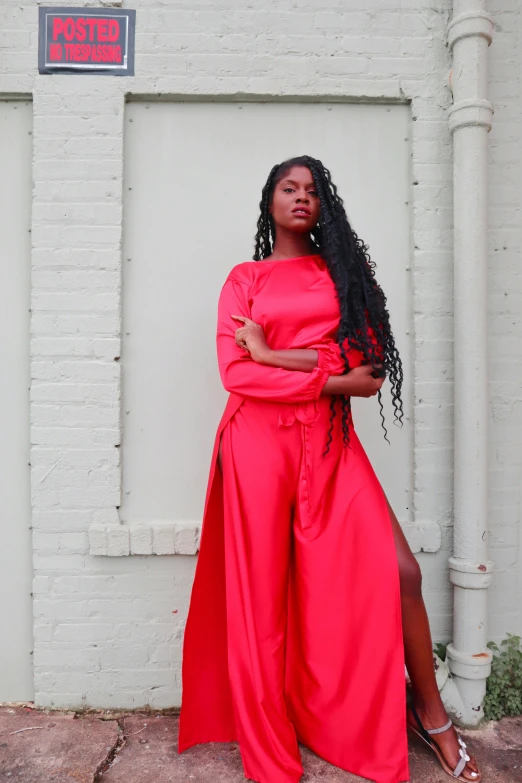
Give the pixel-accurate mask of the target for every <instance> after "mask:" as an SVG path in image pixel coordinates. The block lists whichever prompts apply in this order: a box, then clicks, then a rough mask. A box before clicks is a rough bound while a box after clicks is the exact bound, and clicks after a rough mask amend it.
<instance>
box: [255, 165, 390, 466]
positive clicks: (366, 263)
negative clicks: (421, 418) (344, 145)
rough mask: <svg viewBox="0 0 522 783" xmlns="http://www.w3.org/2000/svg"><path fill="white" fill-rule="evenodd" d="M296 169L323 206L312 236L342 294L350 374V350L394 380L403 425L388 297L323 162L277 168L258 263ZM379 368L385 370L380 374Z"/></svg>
mask: <svg viewBox="0 0 522 783" xmlns="http://www.w3.org/2000/svg"><path fill="white" fill-rule="evenodd" d="M293 166H303V167H305V168H307V169H309V170H310V172H311V174H312V177H313V180H314V184H315V189H316V192H317V196H318V198H319V203H320V205H321V213H320V216H319V222H318V224H317V226H316V227H315V228H314V229H313V230H312V232H311V238H312V240H313V242H314V244H315V245H316V247H317V252H318V253H319V254H320V255H321V256H322V257H323V259H324V260H325V262H326V265H327V268H328V271H329V273H330V276H331V278H332V280H333V282H334V284H335V288H336V291H337V298H338V300H339V308H340V316H341V317H340V323H339V330H338V333H337V340H338V343H339V347H340V352H341V356H342V358H343V360H344V364H345V372H349V371H350V366H349V364H348V358H347V355H346V346H348V347H349V348H354V349H355V350H358V351H360V352H361V353H362V354H363V355H364V360H365V362H366V363H369V364H371V366H372V367H373V368H374V370H375V372H376V374H378V375H381V376H383V375H386V376H387V377H388V378H389V380H390V385H391V395H392V403H393V409H394V421H395V423H397V424H399V425H401V424H402V419H403V407H402V400H401V387H402V381H403V371H402V363H401V359H400V356H399V352H398V351H397V348H396V346H395V340H394V338H393V334H392V331H391V327H390V317H389V314H388V310H387V308H386V297H385V295H384V293H383V291H382V289H381V287H380V286H379V284H378V283H377V280H376V279H375V271H374V270H375V263H374V262H373V261H372V260H371V259H370V256H369V254H368V246H367V245H366V244H365V243H364V242H363V241H362V239H360V238H359V237H358V236H357V234H356V233H355V231H354V230H353V228H352V227H351V226H350V223H349V222H348V218H347V216H346V211H345V209H344V202H343V200H342V198H341V197H340V196H339V194H338V192H337V187H336V186H335V184H334V183H333V182H332V179H331V176H330V172H329V170H328V169H327V168H326V166H324V164H323V163H322V162H321V161H320V160H317V159H316V158H312V157H310V156H309V155H300V156H298V157H295V158H290V159H288V160H285V161H283V162H282V163H278V164H276V165H275V166H273V168H272V170H271V171H270V174H269V175H268V179H267V181H266V183H265V185H264V187H263V190H262V194H261V202H260V204H259V206H260V209H261V214H260V215H259V219H258V221H257V233H256V237H255V250H254V255H253V259H254V261H262V260H263V259H264V258H266V257H267V256H268V255H270V253H271V252H272V249H273V246H274V242H275V235H276V227H275V223H274V219H273V217H272V215H271V214H270V212H269V207H270V204H271V201H272V196H273V193H274V189H275V187H276V185H277V183H278V182H280V181H281V180H282V179H283V178H284V177H285V175H286V174H287V173H288V171H289V170H290V169H291V168H292V167H293ZM372 337H373V339H372ZM378 365H381V368H380V369H379V368H378ZM339 396H340V405H341V413H342V417H341V422H342V432H343V442H344V444H345V445H348V443H349V423H350V421H351V404H350V398H349V397H346V396H344V395H339ZM378 399H379V405H380V413H381V419H382V426H383V429H384V437H385V438H386V440H388V438H387V430H386V427H385V424H384V413H383V406H382V399H381V392H380V391H379V393H378ZM337 402H338V397H336V396H332V400H331V403H330V407H331V417H330V430H329V432H328V439H327V445H326V452H327V451H328V449H329V447H330V443H331V442H332V432H333V423H334V418H335V416H336V413H337ZM326 452H325V453H326Z"/></svg>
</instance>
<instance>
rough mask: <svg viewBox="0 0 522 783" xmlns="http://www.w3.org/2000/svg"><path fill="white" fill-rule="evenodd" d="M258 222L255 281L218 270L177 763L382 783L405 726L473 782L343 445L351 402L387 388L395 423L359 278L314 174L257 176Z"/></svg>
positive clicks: (405, 556)
mask: <svg viewBox="0 0 522 783" xmlns="http://www.w3.org/2000/svg"><path fill="white" fill-rule="evenodd" d="M260 207H261V215H260V217H259V220H258V232H257V236H256V245H255V253H254V262H255V263H252V262H246V263H243V264H239V266H236V267H235V268H234V269H233V270H232V272H231V273H230V275H229V276H228V278H227V281H226V282H225V285H224V287H223V289H222V292H221V296H220V299H219V307H218V331H217V348H218V361H219V369H220V374H221V378H222V381H223V384H224V386H225V388H226V389H227V390H228V391H229V392H230V393H231V394H230V398H229V401H228V404H227V407H226V409H225V413H224V416H223V418H222V421H221V424H220V426H219V428H218V433H217V437H216V442H215V448H214V454H213V459H212V466H211V471H210V479H209V485H208V491H207V498H206V504H205V512H204V521H203V530H202V538H201V545H200V554H199V559H198V565H197V570H196V576H195V581H194V587H193V590H192V597H191V604H190V611H189V617H188V620H187V626H186V632H185V640H184V653H183V704H182V710H181V718H180V739H179V750H180V752H182V751H183V750H186V749H187V748H188V747H190V746H191V745H194V744H197V743H201V742H210V741H215V742H228V741H233V740H237V741H238V742H239V747H240V751H241V756H242V760H243V766H244V771H245V775H246V776H247V777H248V778H250V779H252V780H254V781H257V782H258V783H297V781H299V780H300V778H301V776H302V774H303V768H302V765H301V760H300V756H299V750H298V742H301V743H302V744H304V745H306V746H307V747H309V748H310V749H312V750H313V751H314V752H315V753H317V754H318V755H319V756H321V757H323V758H325V759H326V760H327V761H329V762H331V763H332V764H335V765H337V766H338V767H341V768H343V769H346V770H348V771H350V772H353V773H355V774H357V775H360V776H362V777H364V778H367V779H370V780H374V781H376V782H377V783H400V782H401V781H407V780H408V779H409V769H408V755H407V754H408V746H407V737H406V728H407V725H410V726H411V727H412V728H413V729H414V730H415V731H416V732H417V733H418V734H419V736H421V737H422V738H423V739H424V740H425V741H426V742H427V743H428V744H429V746H430V747H431V748H432V749H433V750H434V752H435V753H436V755H437V756H438V758H439V761H440V762H441V764H442V766H443V768H444V769H445V770H446V771H447V772H448V773H449V774H452V775H454V776H455V777H457V778H458V780H473V781H479V780H480V773H479V772H478V768H477V765H476V763H475V761H474V760H473V759H470V757H469V756H468V755H467V754H466V750H465V746H464V744H463V743H462V740H460V738H458V736H457V734H456V732H455V730H454V728H453V727H452V725H451V722H450V721H448V717H447V715H446V712H445V710H444V707H443V705H442V702H441V699H440V696H439V691H438V688H437V685H436V682H435V676H434V670H433V656H432V644H431V638H430V630H429V625H428V620H427V615H426V610H425V607H424V603H423V600H422V593H421V575H420V570H419V566H418V564H417V561H416V560H415V558H414V557H413V555H412V553H411V551H410V549H409V546H408V544H407V542H406V539H405V537H404V535H403V533H402V530H401V528H400V526H399V524H398V522H397V519H396V517H395V515H394V513H393V511H392V509H391V508H390V506H389V504H388V501H387V499H386V497H385V495H384V493H383V490H382V488H381V487H380V484H379V482H378V480H377V478H376V476H375V474H374V472H373V470H372V468H371V465H370V463H369V462H368V459H367V457H366V455H365V453H364V451H363V449H362V447H361V444H360V443H359V440H358V438H357V435H356V434H355V431H354V429H353V423H352V418H351V407H350V398H351V397H353V396H358V397H371V396H373V395H376V394H380V389H381V387H382V384H383V382H384V377H385V376H386V377H387V378H388V379H389V380H390V384H391V391H392V399H393V405H394V410H395V416H396V418H397V419H398V420H400V419H401V417H402V403H401V399H400V391H401V382H402V369H401V363H400V358H399V355H398V352H397V349H396V347H395V343H394V340H393V335H392V332H391V330H390V324H389V317H388V312H387V310H386V299H385V297H384V294H383V293H382V290H381V289H380V287H379V286H378V284H377V282H376V280H375V277H374V271H373V266H374V265H373V263H372V262H371V261H370V259H369V256H368V254H367V248H366V246H365V245H364V244H363V242H362V241H361V240H360V239H359V238H358V237H357V235H356V234H355V233H354V231H353V230H352V228H351V227H350V225H349V223H348V219H347V217H346V213H345V210H344V207H343V201H342V199H341V198H340V197H339V195H338V194H337V189H336V187H335V185H334V184H333V183H332V181H331V178H330V173H329V171H328V170H327V169H326V168H325V167H324V166H323V164H322V163H321V162H320V161H319V160H316V159H314V158H311V157H309V156H301V157H298V158H292V159H290V160H287V161H284V162H283V163H282V164H279V165H276V166H274V167H273V169H272V171H271V172H270V175H269V177H268V180H267V182H266V184H265V187H264V189H263V193H262V200H261V204H260ZM405 663H406V666H407V669H408V673H409V676H410V680H411V684H412V695H413V698H412V700H411V703H410V705H409V708H408V711H407V709H406V689H405V678H404V664H405ZM434 734H436V739H435V738H434Z"/></svg>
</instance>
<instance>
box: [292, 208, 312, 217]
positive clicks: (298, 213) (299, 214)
mask: <svg viewBox="0 0 522 783" xmlns="http://www.w3.org/2000/svg"><path fill="white" fill-rule="evenodd" d="M310 214H311V213H310V212H308V211H307V210H306V209H293V210H292V215H296V216H297V217H310Z"/></svg>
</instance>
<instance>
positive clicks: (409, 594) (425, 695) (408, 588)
mask: <svg viewBox="0 0 522 783" xmlns="http://www.w3.org/2000/svg"><path fill="white" fill-rule="evenodd" d="M386 502H388V501H386ZM388 509H389V512H390V517H391V521H392V528H393V535H394V539H395V547H396V550H397V558H398V562H399V576H400V585H401V608H402V630H403V638H404V657H405V660H406V667H407V669H408V674H409V675H410V680H411V685H412V691H413V701H414V704H415V708H416V710H417V712H418V713H419V717H420V718H421V720H422V723H423V725H424V727H425V728H427V729H431V728H438V727H440V726H443V725H444V724H445V723H446V722H447V720H448V716H447V713H446V710H445V709H444V705H443V703H442V699H441V698H440V693H439V689H438V687H437V682H436V679H435V670H434V666H433V646H432V640H431V633H430V626H429V621H428V615H427V612H426V606H425V604H424V599H423V597H422V574H421V570H420V567H419V564H418V562H417V560H416V559H415V557H414V555H413V553H412V551H411V549H410V547H409V544H408V542H407V540H406V537H405V535H404V533H403V531H402V528H401V526H400V525H399V522H398V521H397V517H396V516H395V514H394V513H393V510H392V508H391V506H390V504H389V503H388ZM409 720H411V722H412V723H414V721H413V719H412V717H411V716H410V717H409ZM436 740H437V743H438V745H439V747H440V748H441V750H442V752H443V754H444V757H445V758H446V759H447V761H448V764H450V765H453V767H455V766H456V765H457V762H458V761H459V758H460V757H459V743H458V739H457V733H456V731H455V729H454V728H453V727H451V728H450V729H448V730H447V731H445V732H443V733H442V734H438V735H437V737H436ZM468 755H470V754H469V753H468ZM472 772H475V773H478V767H477V764H476V762H475V760H474V758H473V757H471V761H469V762H468V763H467V764H466V767H465V768H464V771H463V772H462V775H463V776H464V777H465V778H466V779H467V780H470V781H474V780H476V776H474V775H472Z"/></svg>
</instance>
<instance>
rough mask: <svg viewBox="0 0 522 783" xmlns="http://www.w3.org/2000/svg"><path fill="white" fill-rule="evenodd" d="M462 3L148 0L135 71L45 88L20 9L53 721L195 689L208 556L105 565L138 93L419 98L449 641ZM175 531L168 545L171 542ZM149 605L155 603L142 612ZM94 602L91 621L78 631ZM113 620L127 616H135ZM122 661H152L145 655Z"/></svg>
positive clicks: (424, 450)
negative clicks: (451, 110) (189, 624)
mask: <svg viewBox="0 0 522 783" xmlns="http://www.w3.org/2000/svg"><path fill="white" fill-rule="evenodd" d="M69 4H74V3H73V2H72V0H69ZM87 4H88V5H96V4H97V3H95V2H94V0H92V2H91V0H89V2H88V3H87ZM451 5H452V4H451V2H450V0H443V2H441V3H432V2H428V0H421V1H420V2H419V0H376V1H375V2H373V3H370V4H369V3H368V2H367V0H330V2H329V3H328V7H318V5H317V4H312V3H311V2H310V0H265V2H264V3H263V4H262V7H260V6H259V5H256V6H254V5H252V6H251V7H245V3H244V0H218V2H216V3H214V5H213V6H209V4H208V3H207V2H203V0H201V2H200V1H199V0H181V1H180V2H178V3H176V4H174V3H173V4H172V5H166V4H158V2H157V0H138V2H137V3H135V4H134V5H133V7H135V8H137V14H138V36H137V38H138V56H137V75H136V77H134V78H133V79H129V80H123V79H122V80H118V79H105V78H103V79H102V78H100V79H94V78H89V79H85V80H82V79H80V78H76V77H62V78H60V77H45V76H39V75H37V74H35V67H34V64H35V62H36V47H37V38H36V29H37V7H36V6H35V5H34V4H27V3H25V0H21V3H16V4H15V3H4V4H3V5H2V7H1V8H0V30H1V31H2V35H3V36H4V37H3V40H7V41H9V46H8V48H7V49H6V48H5V47H4V48H2V67H1V68H0V94H1V95H2V96H5V95H9V94H11V95H14V94H17V95H20V94H25V95H29V94H32V95H33V98H34V165H33V179H34V192H33V197H34V198H33V215H32V243H33V250H32V285H33V293H32V303H31V307H32V310H33V313H32V323H31V329H32V340H31V356H32V365H31V366H32V387H31V401H32V403H31V404H32V408H31V416H32V427H31V443H32V446H33V448H32V452H31V463H32V468H31V470H32V482H33V493H32V503H33V527H34V541H33V543H34V558H33V563H34V569H35V577H34V583H33V584H34V587H33V589H34V593H35V595H38V602H37V603H36V604H35V606H36V608H37V611H38V612H39V613H41V614H38V616H36V618H35V625H34V636H35V685H36V699H37V703H39V704H41V705H42V706H67V707H78V706H92V707H124V708H131V707H139V706H143V705H145V704H151V705H152V706H155V707H158V708H159V707H163V706H172V705H173V704H178V703H179V696H180V685H179V670H180V662H181V648H180V642H181V637H182V628H183V623H184V619H185V615H186V607H187V604H188V597H189V594H190V587H191V583H192V577H193V569H194V559H195V558H193V557H169V556H165V557H144V556H141V557H137V556H133V557H127V556H121V557H119V556H114V557H110V558H107V557H106V555H107V554H108V553H109V541H108V538H107V534H106V530H107V525H113V526H115V525H118V523H119V518H118V512H117V508H116V506H118V505H119V496H120V477H119V450H118V449H117V448H115V446H117V445H118V444H119V443H120V441H121V432H120V418H121V417H120V402H121V375H120V368H119V365H118V362H115V361H114V357H116V356H119V349H120V318H121V293H120V290H119V280H120V274H121V269H120V256H121V215H122V188H123V183H122V174H123V117H124V100H125V99H124V94H125V92H126V91H127V90H129V91H131V92H134V93H140V94H150V95H153V94H155V93H158V92H163V93H166V94H184V93H189V94H191V95H194V94H201V95H213V94H216V95H217V94H220V95H225V94H233V93H235V92H238V93H248V92H252V93H258V94H272V93H275V94H280V95H284V94H291V95H296V94H302V95H303V96H306V97H313V96H317V95H321V94H323V95H331V96H334V97H335V96H337V97H341V98H342V97H343V96H350V97H351V98H353V99H356V100H357V99H364V100H368V99H370V100H371V99H373V98H375V99H382V98H385V99H392V98H395V99H404V98H408V99H411V101H412V116H413V117H414V121H413V123H412V131H413V133H412V138H413V140H412V179H413V181H414V182H418V185H417V186H415V187H413V188H412V219H413V245H414V248H413V263H412V287H413V297H412V298H413V304H412V311H413V320H414V325H413V326H414V328H413V331H414V335H415V337H414V339H415V356H414V365H413V374H414V381H415V400H416V402H415V405H416V410H415V433H414V442H415V451H414V503H413V505H414V509H415V516H416V519H418V520H420V521H422V520H425V521H426V523H430V524H433V523H439V524H441V525H442V544H441V548H440V550H439V551H438V552H436V553H420V554H419V555H418V557H419V561H420V562H421V565H422V569H423V573H424V584H425V590H426V600H427V603H428V609H429V611H430V618H431V623H432V633H433V636H434V639H435V640H438V639H442V640H445V641H446V640H448V639H449V636H450V633H451V602H450V596H451V591H450V590H449V588H448V583H447V557H448V554H449V553H450V550H451V514H452V475H451V457H452V446H453V437H452V430H451V426H452V417H453V414H452V385H451V381H452V378H453V367H452V361H453V358H452V352H451V339H452V307H453V304H452V292H451V284H452V283H451V281H452V268H451V265H452V257H451V250H452V241H453V237H452V225H451V218H452V214H451V209H452V194H451V182H452V169H451V139H450V137H449V133H448V130H447V115H446V111H447V108H448V106H449V105H450V102H451V95H450V92H449V88H448V72H449V69H450V62H449V58H448V52H447V49H446V47H445V28H446V25H447V21H448V19H449V17H450V14H451ZM489 7H490V9H491V10H492V12H493V13H494V17H495V23H496V33H495V39H494V43H493V46H492V47H491V50H490V62H491V79H490V97H491V100H492V101H493V103H494V104H495V117H494V127H493V130H492V132H491V135H490V145H491V154H490V166H491V172H490V182H491V189H490V225H491V231H490V251H491V263H490V269H489V279H488V287H489V290H490V292H491V295H490V305H489V306H490V333H489V338H490V344H489V350H490V356H491V360H490V378H491V401H492V406H491V422H490V425H491V430H490V432H491V454H490V467H491V491H490V501H491V526H492V527H491V534H490V545H491V553H492V557H493V559H494V560H495V559H496V558H497V559H498V561H499V565H500V568H499V571H498V572H497V573H496V574H495V578H494V583H493V587H492V590H491V600H490V620H491V626H490V632H491V635H492V636H493V637H495V638H496V639H497V640H498V639H499V638H501V637H502V636H503V635H504V634H505V632H506V631H511V632H519V633H520V632H522V617H521V615H520V610H519V606H520V601H521V599H522V577H521V576H520V564H518V566H517V563H516V561H515V560H514V559H511V560H510V559H509V557H508V556H507V555H506V553H507V552H509V550H510V549H511V548H514V547H515V546H517V547H518V538H517V533H518V530H519V526H520V504H521V493H520V489H519V487H520V473H521V471H522V449H521V448H520V426H521V424H522V413H521V409H520V399H521V395H522V392H521V389H522V365H521V363H520V340H521V339H522V326H521V325H520V319H519V313H520V308H521V304H522V273H521V271H520V270H521V269H522V264H521V258H520V252H521V251H520V246H521V243H520V239H521V226H520V208H521V204H520V201H521V195H520V190H519V182H520V179H521V174H522V172H521V169H520V167H521V165H522V164H521V162H520V159H519V158H520V155H519V152H518V150H519V148H520V127H522V124H521V122H520V119H521V118H520V114H521V111H522V108H521V107H522V101H521V100H520V98H521V96H520V89H521V88H520V79H519V78H518V75H519V73H520V67H521V65H522V63H521V53H520V47H519V45H518V38H517V36H516V34H515V32H514V31H515V29H517V25H519V23H520V13H521V11H520V4H519V2H518V0H490V3H489ZM6 31H8V35H7V32H6ZM9 47H10V48H9ZM504 290H508V291H509V295H508V297H505V296H504ZM53 465H56V467H55V468H54V469H53V470H52V472H50V473H49V470H50V469H51V468H52V466H53ZM93 524H94V525H96V527H92V525H93ZM87 531H89V537H90V547H91V549H90V552H91V554H86V549H85V547H86V536H87ZM146 531H147V532H145V531H144V530H141V531H139V530H134V529H133V530H131V531H129V529H128V527H127V526H125V525H120V526H119V528H118V529H117V531H116V538H115V539H112V536H111V540H112V544H111V547H113V548H112V549H111V552H112V554H113V555H117V554H124V555H126V554H128V553H129V552H130V551H133V552H136V553H138V552H140V554H142V555H145V554H146V552H148V551H149V547H151V548H152V533H151V529H150V528H146ZM161 535H162V533H161V531H160V530H159V528H158V532H156V531H154V537H155V539H156V541H157V543H158V546H160V547H161V545H162V544H161ZM163 535H164V537H165V536H166V537H167V539H168V541H167V540H166V541H164V548H165V547H171V549H169V550H168V551H178V552H187V553H190V552H192V551H195V549H196V548H197V535H198V533H197V528H193V527H192V528H191V527H190V526H189V527H188V528H186V529H185V528H180V529H176V531H174V528H170V529H169V530H167V529H164V530H163ZM171 538H173V540H171ZM94 551H98V552H99V554H100V555H104V556H105V557H96V556H95V555H93V554H92V553H93V552H94ZM150 551H153V550H152V549H151V550H150ZM154 551H155V550H154ZM517 568H518V570H517ZM165 595H168V596H172V599H173V600H172V601H171V603H173V609H174V608H176V607H175V606H174V604H177V606H178V608H179V614H177V615H176V618H178V620H179V623H178V624H177V625H175V626H174V625H172V623H170V624H169V623H166V622H162V614H161V613H162V611H164V608H165V604H164V603H163V596H165ZM144 596H147V606H145V604H144V603H140V601H141V602H142V601H143V598H144ZM133 600H135V601H136V602H137V603H136V607H137V609H136V615H135V616H134V617H130V616H127V615H128V614H129V613H128V611H127V608H126V607H128V605H129V602H132V601H133ZM167 600H168V599H167ZM97 601H98V602H99V603H98V604H97V603H96V602H97ZM83 602H86V603H83ZM102 602H105V603H102ZM85 606H90V610H89V611H90V612H92V614H88V615H87V616H85V617H83V618H82V617H79V616H78V612H82V611H84V608H83V607H85ZM96 606H98V607H100V608H101V607H102V606H106V607H107V611H110V615H111V618H112V619H111V621H110V622H106V623H104V622H100V619H99V617H98V615H100V614H101V613H102V612H101V611H98V610H96V612H95V611H94V608H95V607H96ZM109 607H110V609H109ZM118 608H121V611H122V613H125V619H123V618H120V619H122V621H121V622H119V623H118V622H117V616H118ZM154 613H156V614H155V615H154ZM95 615H96V616H95ZM171 617H172V615H171ZM145 618H149V620H148V621H147V623H146V622H145ZM151 618H152V619H153V620H154V621H151ZM82 620H84V621H83V622H82ZM169 620H170V617H169ZM122 641H123V644H120V642H122ZM94 644H96V645H97V650H98V653H97V654H99V655H100V660H101V661H102V662H103V669H104V670H105V673H103V672H101V671H99V672H98V671H94V670H93V669H92V666H91V664H92V665H95V664H93V663H92V662H93V661H94V658H92V659H91V658H90V657H89V656H90V654H91V653H90V652H89V648H88V645H94ZM64 645H68V646H69V647H68V648H67V649H64ZM124 646H126V648H127V649H129V650H130V654H133V653H132V650H134V649H136V650H137V651H138V652H137V653H136V655H135V657H133V658H132V659H131V660H130V661H128V660H127V659H126V656H125V654H124V652H122V650H123V647H124ZM169 650H171V651H172V655H171V656H169V654H168V651H169ZM128 663H129V665H128ZM57 668H61V669H62V670H63V669H67V671H66V674H65V675H64V676H61V675H60V674H59V673H57V672H56V671H55V670H56V669H57ZM113 675H114V676H113Z"/></svg>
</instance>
